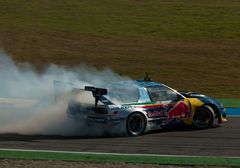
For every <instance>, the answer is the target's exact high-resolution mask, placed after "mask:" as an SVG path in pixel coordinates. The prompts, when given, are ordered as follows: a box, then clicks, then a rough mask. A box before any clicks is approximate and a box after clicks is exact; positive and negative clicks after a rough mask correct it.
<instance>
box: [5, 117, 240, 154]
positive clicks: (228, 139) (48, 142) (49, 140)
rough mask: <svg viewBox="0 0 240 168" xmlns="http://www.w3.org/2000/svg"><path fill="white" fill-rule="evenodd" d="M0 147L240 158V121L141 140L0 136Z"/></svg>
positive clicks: (158, 133) (163, 132) (155, 134)
mask: <svg viewBox="0 0 240 168" xmlns="http://www.w3.org/2000/svg"><path fill="white" fill-rule="evenodd" d="M0 148H15V149H34V150H59V151H81V152H111V153H135V154H163V155H193V156H230V157H236V156H237V157H239V156H240V118H239V117H232V118H229V119H228V123H225V124H224V125H221V126H219V127H213V128H209V129H205V130H194V129H192V128H189V127H187V128H186V127H180V128H174V129H169V130H161V131H155V132H151V133H148V134H145V135H143V136H139V137H109V136H108V137H98V138H96V137H95V138H91V137H62V136H40V135H38V136H23V135H14V134H2V135H0Z"/></svg>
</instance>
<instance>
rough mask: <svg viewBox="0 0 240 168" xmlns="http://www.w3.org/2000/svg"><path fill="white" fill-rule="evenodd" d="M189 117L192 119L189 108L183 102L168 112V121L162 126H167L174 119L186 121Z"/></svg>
mask: <svg viewBox="0 0 240 168" xmlns="http://www.w3.org/2000/svg"><path fill="white" fill-rule="evenodd" d="M188 117H191V112H190V110H189V108H188V106H187V105H186V104H185V103H184V102H182V101H181V102H179V103H178V104H177V105H176V106H175V107H173V108H172V109H171V110H170V111H169V112H168V115H167V119H166V120H165V121H164V122H163V123H162V124H163V125H166V124H168V123H170V122H171V121H172V120H173V119H184V118H188Z"/></svg>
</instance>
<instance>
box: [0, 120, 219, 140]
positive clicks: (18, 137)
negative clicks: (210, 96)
mask: <svg viewBox="0 0 240 168" xmlns="http://www.w3.org/2000/svg"><path fill="white" fill-rule="evenodd" d="M216 127H218V125H213V126H212V127H210V128H208V129H214V128H216ZM189 131H195V132H196V131H199V129H196V128H194V127H191V126H186V125H184V124H182V125H177V126H174V125H173V126H170V127H166V128H164V129H160V130H154V131H150V132H148V133H146V134H143V135H141V136H146V135H150V134H161V133H166V132H189ZM104 138H129V137H128V136H126V135H112V134H109V133H105V134H102V135H98V136H62V135H22V134H14V133H9V134H0V142H1V141H2V142H3V141H24V142H34V141H35V142H37V141H41V140H74V139H104ZM131 138H134V137H131Z"/></svg>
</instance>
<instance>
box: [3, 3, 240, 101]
mask: <svg viewBox="0 0 240 168" xmlns="http://www.w3.org/2000/svg"><path fill="white" fill-rule="evenodd" d="M239 20H240V1H236V0H201V1H199V0H181V1H180V0H171V1H167V0H145V1H144V0H114V1H113V0H32V1H29V0H11V1H9V0H2V1H0V48H2V49H3V50H5V51H6V52H8V53H10V54H11V56H12V58H13V59H14V60H15V61H16V62H30V63H31V64H33V65H34V66H35V67H37V69H38V70H39V71H42V70H43V69H44V68H45V67H46V66H47V65H48V64H51V63H55V64H58V65H64V66H67V67H73V66H77V65H79V64H82V63H84V64H88V65H91V66H94V67H96V68H98V69H100V70H102V69H103V68H105V67H108V68H111V69H112V70H113V71H115V72H117V73H119V74H121V75H126V76H129V77H131V78H133V79H138V78H141V77H142V76H143V75H144V74H145V72H149V74H150V76H151V77H152V79H154V80H156V81H159V82H162V83H165V84H167V85H170V86H172V87H173V88H175V89H177V90H188V91H195V92H201V93H203V94H207V95H209V96H213V97H217V98H240V95H239V93H240V87H239V85H240V78H239V76H240V71H239V67H240V61H239V54H240V47H239V45H240V22H239Z"/></svg>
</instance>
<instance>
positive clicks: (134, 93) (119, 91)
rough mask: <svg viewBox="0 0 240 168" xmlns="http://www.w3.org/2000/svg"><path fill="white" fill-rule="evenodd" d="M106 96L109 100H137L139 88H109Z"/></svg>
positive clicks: (125, 101)
mask: <svg viewBox="0 0 240 168" xmlns="http://www.w3.org/2000/svg"><path fill="white" fill-rule="evenodd" d="M108 96H109V97H110V99H111V100H113V101H117V102H120V103H129V102H138V99H139V90H138V88H111V89H109V92H108Z"/></svg>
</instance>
